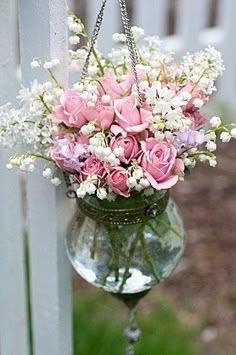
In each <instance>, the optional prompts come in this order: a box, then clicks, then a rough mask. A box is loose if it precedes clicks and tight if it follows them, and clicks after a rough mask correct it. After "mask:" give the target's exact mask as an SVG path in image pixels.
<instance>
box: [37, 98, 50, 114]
mask: <svg viewBox="0 0 236 355" xmlns="http://www.w3.org/2000/svg"><path fill="white" fill-rule="evenodd" d="M39 98H40V101H41V102H42V103H43V105H44V107H45V108H46V110H47V111H48V112H50V113H52V110H51V109H50V108H49V107H48V105H47V104H46V102H45V101H44V99H43V96H42V95H39Z"/></svg>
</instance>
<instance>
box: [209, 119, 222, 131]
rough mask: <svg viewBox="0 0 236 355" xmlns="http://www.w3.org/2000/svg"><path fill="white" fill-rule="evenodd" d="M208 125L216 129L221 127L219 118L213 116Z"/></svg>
mask: <svg viewBox="0 0 236 355" xmlns="http://www.w3.org/2000/svg"><path fill="white" fill-rule="evenodd" d="M210 124H211V126H212V127H214V128H218V127H219V126H220V125H221V119H220V117H217V116H214V117H212V118H211V119H210Z"/></svg>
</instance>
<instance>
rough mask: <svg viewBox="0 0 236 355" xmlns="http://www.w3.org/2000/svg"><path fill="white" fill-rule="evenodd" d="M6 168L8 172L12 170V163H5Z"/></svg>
mask: <svg viewBox="0 0 236 355" xmlns="http://www.w3.org/2000/svg"><path fill="white" fill-rule="evenodd" d="M6 168H7V169H8V170H12V169H13V165H12V163H10V162H9V163H7V164H6Z"/></svg>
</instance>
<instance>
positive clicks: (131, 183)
mask: <svg viewBox="0 0 236 355" xmlns="http://www.w3.org/2000/svg"><path fill="white" fill-rule="evenodd" d="M126 185H127V186H128V188H130V189H134V190H136V191H142V190H144V189H146V188H148V187H149V186H150V183H149V181H148V180H147V179H146V178H145V177H144V174H143V170H142V169H140V168H135V169H134V170H133V171H132V174H131V176H130V177H129V178H128V179H127V182H126Z"/></svg>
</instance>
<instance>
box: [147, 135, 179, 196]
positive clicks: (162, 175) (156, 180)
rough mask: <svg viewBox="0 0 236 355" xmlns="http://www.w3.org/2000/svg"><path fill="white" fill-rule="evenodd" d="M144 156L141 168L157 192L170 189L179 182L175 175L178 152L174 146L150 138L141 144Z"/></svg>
mask: <svg viewBox="0 0 236 355" xmlns="http://www.w3.org/2000/svg"><path fill="white" fill-rule="evenodd" d="M141 146H142V150H143V155H142V157H141V166H142V168H143V169H144V172H145V173H144V175H145V176H146V178H147V179H148V181H149V182H150V184H151V185H152V187H154V189H156V190H162V189H169V188H171V187H172V186H174V185H175V184H176V183H177V181H178V176H177V175H173V173H174V172H173V170H174V168H175V164H176V156H177V151H176V148H175V147H174V146H173V145H172V144H168V143H166V142H158V141H157V140H156V139H155V138H148V139H147V141H146V142H144V141H142V142H141Z"/></svg>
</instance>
